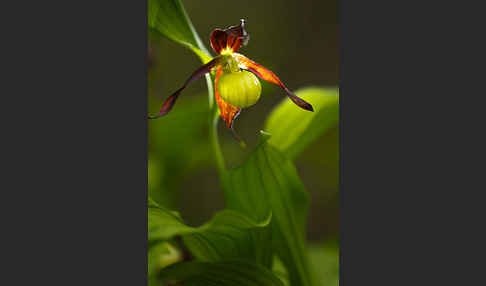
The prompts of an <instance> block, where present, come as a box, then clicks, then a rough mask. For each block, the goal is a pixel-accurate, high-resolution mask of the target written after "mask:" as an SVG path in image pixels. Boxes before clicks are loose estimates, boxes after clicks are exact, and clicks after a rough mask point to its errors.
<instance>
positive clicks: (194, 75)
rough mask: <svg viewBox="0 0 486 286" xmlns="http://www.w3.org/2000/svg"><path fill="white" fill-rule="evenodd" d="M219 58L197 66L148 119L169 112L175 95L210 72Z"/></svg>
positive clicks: (175, 98)
mask: <svg viewBox="0 0 486 286" xmlns="http://www.w3.org/2000/svg"><path fill="white" fill-rule="evenodd" d="M219 60H220V59H219V58H214V59H213V60H212V61H210V62H209V63H207V64H205V65H203V66H202V67H200V68H198V69H197V70H196V71H195V72H193V73H192V75H191V76H190V77H189V79H187V81H186V82H185V83H184V85H183V86H182V87H181V88H179V89H178V90H177V91H176V92H174V93H173V94H172V95H171V96H170V97H169V98H167V99H166V100H165V102H164V104H162V107H161V108H160V111H159V113H158V114H157V115H154V116H150V115H149V117H148V118H149V119H155V118H159V117H161V116H164V115H166V114H167V113H169V111H170V110H171V109H172V107H173V106H174V104H175V102H176V100H177V97H178V96H179V94H180V93H181V92H182V91H183V90H184V88H186V87H187V86H188V85H189V84H190V83H192V82H194V81H196V80H197V79H199V78H200V77H202V76H203V75H205V74H207V73H208V72H210V71H211V70H212V69H213V68H214V67H215V66H217V65H218V64H219Z"/></svg>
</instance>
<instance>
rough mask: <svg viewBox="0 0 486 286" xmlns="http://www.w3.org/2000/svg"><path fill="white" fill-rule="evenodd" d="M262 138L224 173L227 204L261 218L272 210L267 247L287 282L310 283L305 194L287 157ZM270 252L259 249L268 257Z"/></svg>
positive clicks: (264, 136)
mask: <svg viewBox="0 0 486 286" xmlns="http://www.w3.org/2000/svg"><path fill="white" fill-rule="evenodd" d="M267 141H268V137H267V136H266V135H265V134H264V133H262V142H261V143H260V144H259V146H258V147H257V148H256V150H255V151H254V153H253V154H252V156H250V158H249V159H248V160H247V161H246V162H245V163H244V164H243V165H242V166H240V167H238V168H236V169H234V170H231V171H228V172H227V173H226V174H225V177H224V185H225V195H226V201H227V204H228V208H230V209H234V210H237V211H240V212H242V213H245V214H246V215H248V216H250V217H251V218H253V219H254V220H261V219H262V218H263V217H264V216H265V214H266V213H267V212H268V211H269V210H271V211H272V221H271V224H270V225H271V242H270V243H271V249H272V251H273V253H275V254H277V255H278V256H279V257H280V259H281V260H282V262H283V263H284V264H285V266H286V268H287V270H288V273H289V279H290V282H291V285H302V286H306V285H311V275H310V271H309V265H308V258H307V251H306V246H305V233H306V217H307V208H308V194H307V192H306V190H305V187H304V185H303V184H302V182H301V180H300V178H299V176H298V174H297V171H296V169H295V167H294V165H293V164H292V162H291V161H290V160H288V159H287V158H286V157H285V156H284V155H283V154H282V153H281V152H280V151H278V150H277V149H275V148H274V147H273V146H271V145H270V144H268V142H267ZM268 255H270V258H269V259H271V257H272V256H271V255H272V253H270V254H269V253H262V256H264V257H268Z"/></svg>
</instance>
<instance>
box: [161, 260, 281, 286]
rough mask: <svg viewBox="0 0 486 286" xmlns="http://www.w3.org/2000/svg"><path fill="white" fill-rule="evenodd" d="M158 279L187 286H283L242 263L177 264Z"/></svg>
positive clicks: (268, 273)
mask: <svg viewBox="0 0 486 286" xmlns="http://www.w3.org/2000/svg"><path fill="white" fill-rule="evenodd" d="M159 277H160V278H161V279H162V280H178V281H184V285H189V286H195V285H197V286H203V285H204V286H207V285H213V286H228V285H232V286H283V284H282V282H281V281H280V280H279V279H278V278H277V277H276V276H275V275H274V274H273V273H272V272H271V271H269V270H267V269H266V268H264V267H262V266H259V265H258V264H254V263H248V262H243V261H223V262H212V263H210V262H184V263H177V264H174V265H171V266H169V267H167V268H164V269H163V270H162V271H161V272H160V274H159Z"/></svg>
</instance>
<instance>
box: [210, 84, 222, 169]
mask: <svg viewBox="0 0 486 286" xmlns="http://www.w3.org/2000/svg"><path fill="white" fill-rule="evenodd" d="M206 83H207V85H208V98H209V118H208V123H209V140H211V145H212V148H213V152H214V156H215V158H216V166H217V168H218V171H219V175H220V176H221V177H222V176H223V174H224V170H225V165H224V157H223V153H222V152H221V146H220V145H219V140H218V120H219V114H218V109H217V105H216V104H215V98H214V87H213V81H212V79H211V76H210V75H209V74H206Z"/></svg>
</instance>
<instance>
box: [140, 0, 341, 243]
mask: <svg viewBox="0 0 486 286" xmlns="http://www.w3.org/2000/svg"><path fill="white" fill-rule="evenodd" d="M183 5H184V6H185V8H186V11H187V13H188V15H189V17H190V19H191V20H192V23H193V25H194V27H195V29H196V31H197V32H198V34H199V36H200V38H201V40H202V41H203V42H204V43H205V45H206V46H207V47H208V49H210V44H209V35H210V33H211V31H212V30H213V29H215V28H226V27H228V26H232V25H238V24H239V19H241V18H244V19H246V20H247V24H246V29H247V32H248V33H249V34H250V40H249V42H248V45H247V46H244V47H242V48H241V49H240V51H239V53H242V54H244V55H246V56H247V57H249V58H251V59H253V60H254V61H256V62H258V63H260V64H262V65H264V66H265V67H267V68H268V69H270V70H272V71H273V72H275V73H276V74H277V75H278V76H279V77H280V78H281V80H282V81H283V82H284V83H285V84H286V85H287V86H288V87H289V88H290V89H291V90H294V91H295V90H297V89H299V88H302V87H307V86H337V85H338V63H339V52H338V51H339V43H338V35H339V24H338V11H337V1H334V0H332V1H328V0H326V1H222V0H220V1H210V2H208V1H196V0H186V1H183ZM149 39H150V41H149V46H150V52H149V57H150V58H149V60H150V64H151V65H150V69H149V112H151V113H155V112H156V111H158V108H159V107H160V104H161V103H162V101H163V100H164V99H165V98H166V97H167V96H169V95H170V94H171V93H172V92H174V91H175V90H176V89H177V88H179V87H180V86H181V85H182V84H183V82H184V81H185V80H186V78H187V77H188V76H189V75H190V73H192V71H194V70H195V69H196V68H197V67H199V66H200V65H201V63H200V61H199V59H198V58H197V57H196V56H195V55H194V54H193V53H192V52H191V51H189V50H188V49H186V48H183V47H181V46H180V45H179V44H176V43H174V42H171V41H170V40H168V39H166V38H163V37H160V36H158V35H152V34H150V35H149ZM211 52H213V51H212V49H211ZM213 55H215V53H214V52H213ZM262 84H263V92H262V98H261V99H260V101H259V102H258V103H257V104H256V105H254V106H253V107H250V108H248V109H245V110H243V111H242V113H241V115H240V116H239V117H238V118H237V120H236V121H235V124H234V127H235V130H236V131H237V133H238V134H240V136H241V137H242V138H243V139H244V140H245V141H246V142H247V143H248V145H249V148H247V150H242V149H241V148H239V146H238V144H237V142H236V141H235V140H234V139H233V138H232V136H231V133H230V132H229V130H228V129H227V128H226V127H225V126H224V125H223V124H222V123H221V122H222V121H220V124H219V138H220V140H221V145H222V148H223V153H224V156H225V158H226V161H227V164H228V165H229V166H235V165H237V164H239V163H241V162H242V161H243V160H244V158H245V157H246V156H248V155H249V153H250V152H251V149H252V147H254V145H255V144H256V142H257V138H258V133H259V130H260V129H262V128H263V123H264V121H265V119H266V118H267V116H268V115H269V113H270V112H271V110H272V108H273V107H274V106H275V105H276V104H277V103H279V102H280V101H281V100H283V99H285V93H284V92H283V91H282V90H281V89H280V87H278V86H275V85H271V84H268V83H266V82H265V83H264V82H263V81H262ZM207 109H208V99H207V87H206V83H205V80H203V79H202V80H199V81H198V82H196V83H194V84H192V85H191V86H189V87H188V88H187V89H186V90H185V91H184V92H183V95H182V96H181V97H180V99H179V100H178V102H177V104H176V105H175V107H174V109H173V111H172V112H171V114H169V116H167V117H164V118H161V119H159V120H156V121H154V122H149V192H151V195H152V196H154V197H156V198H158V200H159V201H160V202H162V203H164V204H166V205H167V204H168V205H169V206H171V207H172V208H173V209H177V210H180V211H181V213H182V216H183V218H184V220H185V221H187V222H188V223H189V224H191V225H200V224H202V223H203V222H205V221H207V220H208V219H209V218H210V217H211V216H212V215H213V214H214V212H215V211H216V210H219V209H222V208H223V207H224V201H223V198H222V192H221V190H220V186H219V181H218V175H217V171H216V168H215V163H214V161H213V160H214V159H213V158H212V149H211V147H210V145H209V142H208V139H207V137H208V136H207V133H208V130H207ZM290 132H291V130H290ZM338 138H339V127H338V125H336V126H335V127H334V128H332V129H331V130H330V131H328V132H327V133H326V134H324V135H323V136H321V138H320V139H318V140H316V141H315V142H314V143H313V144H312V145H311V146H309V147H308V148H307V149H306V150H305V151H304V152H303V153H302V154H301V155H300V156H298V157H297V159H296V160H295V164H296V167H297V170H298V172H299V174H300V176H301V178H302V180H303V182H304V184H305V186H306V187H307V190H308V191H309V192H310V195H311V200H310V202H311V206H310V215H309V226H308V238H309V239H310V240H312V241H322V240H326V239H335V238H337V232H338V207H337V205H338V183H339V182H338V175H339V173H338V169H339V147H338Z"/></svg>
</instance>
